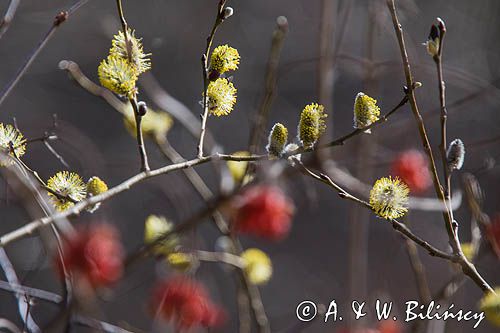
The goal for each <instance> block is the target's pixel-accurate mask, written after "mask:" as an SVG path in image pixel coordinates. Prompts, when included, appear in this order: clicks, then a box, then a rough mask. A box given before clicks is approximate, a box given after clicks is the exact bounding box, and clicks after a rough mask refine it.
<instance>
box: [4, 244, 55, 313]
mask: <svg viewBox="0 0 500 333" xmlns="http://www.w3.org/2000/svg"><path fill="white" fill-rule="evenodd" d="M0 251H1V250H0ZM0 289H3V290H5V291H9V292H12V293H16V294H19V295H27V296H29V297H31V298H36V299H39V300H43V301H47V302H50V303H54V304H59V303H61V302H62V301H63V298H62V297H61V296H59V295H57V294H54V293H51V292H49V291H45V290H41V289H36V288H31V287H26V286H23V285H20V284H15V283H9V282H7V281H1V280H0Z"/></svg>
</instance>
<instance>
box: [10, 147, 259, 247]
mask: <svg viewBox="0 0 500 333" xmlns="http://www.w3.org/2000/svg"><path fill="white" fill-rule="evenodd" d="M267 158H268V157H267V156H265V155H252V156H234V155H225V154H214V155H210V156H205V157H202V158H195V159H192V160H189V161H185V162H181V163H176V164H172V165H167V166H164V167H162V168H158V169H155V170H151V171H149V172H144V171H143V172H140V173H138V174H137V175H135V176H133V177H131V178H129V179H127V180H125V181H124V182H122V183H121V184H119V185H117V186H115V187H113V188H110V189H109V190H108V191H107V192H104V193H102V194H99V195H96V196H93V197H90V198H87V199H85V200H82V201H80V202H78V203H76V204H75V205H74V206H72V207H71V208H69V209H67V210H65V211H63V212H58V213H56V214H53V215H51V216H47V217H43V218H40V219H37V220H34V221H32V222H30V223H28V224H26V225H24V226H22V227H21V228H18V229H16V230H14V231H12V232H10V233H7V234H5V235H3V236H2V237H0V247H4V246H5V245H7V244H9V243H11V242H13V241H15V240H17V239H19V238H22V237H25V236H28V235H31V234H33V233H34V232H35V231H36V230H38V229H39V228H40V227H42V226H44V225H48V224H51V223H53V222H54V221H55V220H58V219H61V218H66V217H70V216H76V215H78V214H80V213H81V212H82V211H83V210H84V209H85V208H87V207H89V206H92V205H95V204H96V203H100V202H103V201H106V200H108V199H110V198H112V197H114V196H116V195H117V194H120V193H122V192H124V191H126V190H128V189H130V188H131V187H132V186H134V185H136V184H138V183H140V182H142V181H144V180H146V179H149V178H153V177H156V176H159V175H164V174H167V173H170V172H173V171H176V170H182V169H186V168H190V167H193V166H196V165H200V164H204V163H207V162H210V161H213V160H224V161H240V162H241V161H257V160H263V159H267Z"/></svg>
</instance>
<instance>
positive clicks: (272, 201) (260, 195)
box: [233, 186, 294, 240]
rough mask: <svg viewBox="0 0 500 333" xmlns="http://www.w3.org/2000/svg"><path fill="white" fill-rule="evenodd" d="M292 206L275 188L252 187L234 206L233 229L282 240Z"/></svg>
mask: <svg viewBox="0 0 500 333" xmlns="http://www.w3.org/2000/svg"><path fill="white" fill-rule="evenodd" d="M293 211H294V206H293V203H292V202H291V201H290V199H288V198H287V196H286V195H285V194H284V193H283V192H282V191H281V190H280V189H279V188H277V187H272V186H255V187H252V188H250V189H248V190H246V191H245V192H244V193H243V194H242V195H241V196H240V198H238V200H237V202H236V214H235V216H234V224H233V226H234V229H235V231H236V232H239V233H244V234H250V235H254V236H258V237H263V238H267V239H271V240H279V239H283V238H284V237H285V236H286V235H287V234H288V232H289V231H290V227H291V222H292V215H293Z"/></svg>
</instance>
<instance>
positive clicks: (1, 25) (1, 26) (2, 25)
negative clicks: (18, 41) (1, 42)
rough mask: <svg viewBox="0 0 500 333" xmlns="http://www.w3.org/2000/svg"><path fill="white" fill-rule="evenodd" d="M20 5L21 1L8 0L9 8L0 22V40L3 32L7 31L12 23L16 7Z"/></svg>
mask: <svg viewBox="0 0 500 333" xmlns="http://www.w3.org/2000/svg"><path fill="white" fill-rule="evenodd" d="M20 3H21V0H10V3H9V7H8V8H7V11H6V12H5V15H4V16H3V18H2V20H1V21H0V38H2V36H3V35H4V34H5V32H7V30H8V29H9V27H10V22H12V19H13V18H14V15H16V11H17V7H18V6H19V4H20Z"/></svg>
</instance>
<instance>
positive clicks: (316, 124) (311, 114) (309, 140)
mask: <svg viewBox="0 0 500 333" xmlns="http://www.w3.org/2000/svg"><path fill="white" fill-rule="evenodd" d="M324 109H325V108H324V107H323V105H320V104H317V103H312V104H309V105H306V107H305V108H304V110H302V113H301V114H300V121H299V126H298V129H297V132H298V136H299V140H300V142H301V143H302V145H303V146H304V147H305V148H311V147H312V146H313V145H314V144H315V143H316V141H318V139H319V137H320V136H321V134H323V132H324V131H325V130H326V124H325V118H326V117H327V114H325V113H324Z"/></svg>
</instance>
